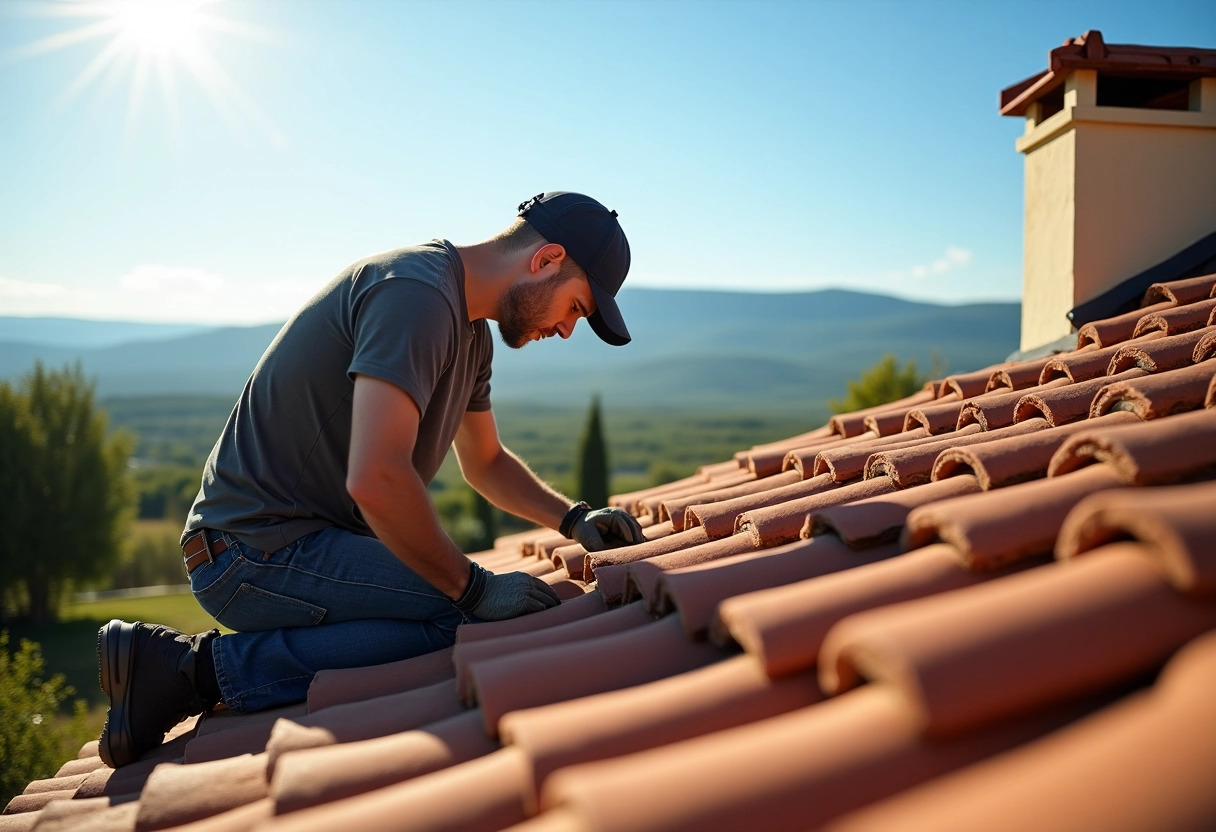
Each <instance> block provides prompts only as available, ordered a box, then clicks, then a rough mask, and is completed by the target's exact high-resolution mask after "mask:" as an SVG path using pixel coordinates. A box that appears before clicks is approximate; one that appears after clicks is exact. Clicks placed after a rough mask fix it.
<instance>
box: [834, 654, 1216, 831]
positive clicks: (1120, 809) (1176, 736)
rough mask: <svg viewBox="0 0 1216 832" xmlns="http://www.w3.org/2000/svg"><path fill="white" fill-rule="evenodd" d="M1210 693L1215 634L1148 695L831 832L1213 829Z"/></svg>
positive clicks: (1215, 747)
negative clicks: (1080, 774) (1082, 773)
mask: <svg viewBox="0 0 1216 832" xmlns="http://www.w3.org/2000/svg"><path fill="white" fill-rule="evenodd" d="M1214 685H1216V633H1211V634H1208V635H1206V636H1203V637H1201V638H1198V639H1196V640H1195V641H1193V642H1192V643H1191V644H1189V645H1187V646H1186V647H1183V648H1182V649H1181V650H1180V651H1179V652H1178V654H1177V655H1176V656H1174V658H1173V659H1172V660H1171V661H1170V663H1169V664H1168V665H1167V667H1166V668H1165V671H1164V672H1163V673H1162V675H1161V678H1160V679H1159V681H1158V682H1157V683H1156V684H1155V685H1154V686H1153V687H1152V689H1150V690H1148V691H1146V692H1144V693H1142V694H1140V695H1138V696H1134V697H1130V698H1129V699H1128V700H1127V701H1124V702H1121V703H1118V704H1117V705H1114V706H1112V707H1110V708H1108V709H1106V710H1105V711H1101V712H1099V713H1097V714H1095V715H1093V716H1091V717H1089V718H1087V719H1084V720H1081V721H1079V722H1077V723H1076V724H1074V725H1072V726H1070V727H1068V728H1065V729H1063V730H1061V731H1059V732H1057V733H1055V734H1053V735H1050V736H1047V737H1045V738H1043V739H1042V740H1039V741H1038V742H1033V743H1029V744H1027V745H1025V746H1024V747H1022V748H1018V749H1015V750H1012V751H1010V752H1009V753H1007V754H1003V755H999V756H996V757H994V758H993V759H991V760H988V761H985V762H983V763H979V764H976V765H975V766H972V767H970V768H967V769H964V770H963V771H961V772H959V773H957V774H955V775H953V776H950V777H944V778H942V779H940V780H937V781H934V782H932V783H930V784H928V785H926V786H923V787H921V788H919V789H913V790H910V791H908V792H906V793H904V794H902V795H899V796H897V797H893V798H891V799H890V800H887V801H885V802H883V803H879V804H876V805H874V806H873V807H870V808H868V809H864V810H862V811H859V812H857V813H855V814H853V815H850V816H847V817H845V818H842V819H841V820H840V822H839V823H836V824H833V825H831V826H830V827H828V828H829V829H831V830H832V832H866V830H872V831H873V832H879V831H880V830H884V831H885V830H888V829H900V830H906V832H918V830H925V832H929V830H933V832H936V830H940V829H985V830H992V831H993V832H1004V831H1005V830H1008V832H1014V831H1015V830H1024V829H1126V830H1164V829H1170V830H1199V829H1205V828H1210V827H1211V823H1212V819H1213V818H1216V790H1213V789H1212V778H1211V773H1212V771H1214V770H1216V719H1214V718H1213V716H1214V715H1213V711H1212V707H1211V691H1212V688H1213V686H1214ZM1079 772H1084V776H1077V775H1078V773H1079Z"/></svg>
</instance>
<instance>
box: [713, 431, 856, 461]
mask: <svg viewBox="0 0 1216 832" xmlns="http://www.w3.org/2000/svg"><path fill="white" fill-rule="evenodd" d="M832 438H833V436H832V429H831V427H830V426H828V425H821V426H819V427H817V428H815V429H814V430H810V431H807V432H806V433H800V434H798V435H796V436H790V437H787V438H785V439H778V440H777V441H775V442H764V443H762V444H760V445H753V446H752V447H751V448H749V449H748V450H746V451H740V452H739V453H737V454H735V459H736V461H737V460H738V459H739V458H740V457H743V458H746V457H747V455H748V454H752V453H764V452H766V451H775V450H777V449H778V448H786V449H789V448H797V447H799V446H802V445H811V444H814V443H816V442H821V441H823V440H826V439H832Z"/></svg>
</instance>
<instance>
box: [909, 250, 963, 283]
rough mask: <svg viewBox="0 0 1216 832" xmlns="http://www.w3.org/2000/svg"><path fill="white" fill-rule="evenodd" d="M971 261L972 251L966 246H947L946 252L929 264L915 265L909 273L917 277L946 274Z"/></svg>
mask: <svg viewBox="0 0 1216 832" xmlns="http://www.w3.org/2000/svg"><path fill="white" fill-rule="evenodd" d="M970 263H971V252H970V251H968V250H967V249H965V248H958V247H956V246H946V253H945V254H943V255H942V256H941V257H939V258H937V259H936V260H934V261H933V262H932V263H930V264H929V265H927V266H913V267H912V268H911V269H909V270H908V274H910V275H911V276H912V277H915V278H925V277H929V276H930V275H936V274H945V273H946V272H948V271H953V270H954V269H958V268H962V267H963V266H966V265H968V264H970Z"/></svg>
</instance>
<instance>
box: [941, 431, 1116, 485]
mask: <svg viewBox="0 0 1216 832" xmlns="http://www.w3.org/2000/svg"><path fill="white" fill-rule="evenodd" d="M1099 418H1101V417H1099ZM1136 421H1138V419H1137V417H1136V415H1134V414H1132V413H1113V414H1110V416H1109V417H1108V418H1107V419H1105V420H1104V421H1103V422H1101V423H1100V424H1101V425H1107V424H1116V425H1117V424H1121V423H1125V422H1126V423H1130V422H1136ZM1038 422H1039V424H1040V426H1042V427H1046V425H1045V424H1044V423H1043V421H1042V420H1038ZM1035 423H1036V420H1033V419H1032V420H1030V421H1028V422H1021V423H1019V424H1018V425H1015V427H1021V426H1022V425H1033V424H1035ZM1096 424H1099V423H1096V421H1088V422H1074V423H1072V424H1069V425H1063V426H1060V427H1056V428H1051V429H1050V430H1036V431H1033V432H1030V433H1025V432H1023V433H1019V434H1016V435H1008V434H1006V433H1005V431H1008V430H1009V428H1001V429H1000V430H997V431H993V432H992V433H990V434H981V435H983V436H990V437H993V438H992V439H990V440H989V441H987V442H975V443H966V444H964V443H962V442H956V443H955V444H954V445H953V446H952V447H950V448H947V449H946V450H943V451H942V452H941V453H940V454H938V456H937V459H936V460H935V461H934V463H933V479H934V480H943V479H946V478H948V477H956V476H959V475H960V474H972V475H974V476H975V478H976V479H977V480H978V481H979V484H980V487H981V488H982V489H983V490H984V491H989V490H991V489H993V488H1003V487H1005V486H1009V485H1016V484H1017V483H1020V482H1027V481H1029V480H1036V479H1042V478H1043V477H1045V476H1047V467H1048V465H1050V464H1051V458H1052V456H1053V455H1055V452H1056V451H1057V450H1059V448H1060V446H1061V445H1063V444H1064V441H1065V440H1066V439H1068V437H1070V436H1072V435H1073V434H1075V433H1079V432H1080V431H1082V430H1090V429H1092V428H1093V427H1095V426H1096ZM998 434H1000V436H998Z"/></svg>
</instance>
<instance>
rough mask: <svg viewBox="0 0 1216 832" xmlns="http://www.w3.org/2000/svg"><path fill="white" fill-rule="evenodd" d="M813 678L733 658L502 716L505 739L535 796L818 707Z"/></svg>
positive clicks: (749, 659)
mask: <svg viewBox="0 0 1216 832" xmlns="http://www.w3.org/2000/svg"><path fill="white" fill-rule="evenodd" d="M822 698H823V697H822V695H821V694H820V692H819V685H818V684H817V683H816V681H815V679H814V676H813V675H812V674H809V673H804V674H802V675H800V676H788V677H786V678H785V679H782V680H778V681H773V680H772V679H770V678H769V677H768V676H767V675H766V674H765V673H764V669H763V668H762V667H761V666H760V664H759V663H758V662H757V661H756V660H755V659H754V658H753V657H751V656H735V657H733V658H730V659H726V660H724V661H722V662H719V663H718V664H713V665H710V666H708V667H703V668H699V669H697V670H690V671H689V672H687V673H681V674H680V675H678V676H672V677H669V678H667V679H660V680H658V681H657V682H650V683H648V684H645V685H638V686H636V687H632V688H625V689H623V690H617V691H611V692H609V693H601V694H596V695H594V696H586V697H582V698H579V699H573V700H568V701H565V702H556V703H554V704H552V705H545V706H544V707H540V708H532V709H529V710H526V711H515V712H514V713H510V714H507V715H506V716H504V717H503V719H502V723H501V725H500V728H501V730H502V736H503V741H504V742H506V743H508V744H510V745H511V746H513V747H515V748H519V749H521V750H522V751H524V753H525V754H527V756H528V759H529V760H530V761H531V765H532V774H533V783H534V793H533V794H532V795H531V798H532V805H531V806H530V807H529V808H530V810H532V811H535V810H536V809H537V808H538V807H537V806H536V799H537V798H538V797H539V792H540V789H541V787H542V786H543V785H544V783H545V781H546V780H548V778H549V776H550V775H551V774H552V773H553V772H555V771H557V770H558V769H562V768H566V767H567V766H571V765H578V764H581V763H587V762H591V761H593V760H603V759H608V758H612V757H621V756H623V755H626V754H633V753H636V752H638V751H643V750H646V749H649V748H657V747H660V746H664V745H669V744H670V743H674V742H680V741H683V740H687V739H691V738H693V737H696V736H701V735H704V734H709V733H712V732H714V731H722V730H725V729H727V728H733V727H736V726H739V725H746V724H748V723H750V722H755V721H757V720H761V719H766V718H768V717H772V716H776V715H778V714H783V713H787V712H789V711H793V710H796V709H798V708H804V707H807V706H809V705H813V704H815V703H816V702H819V701H820V700H821V699H822Z"/></svg>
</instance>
